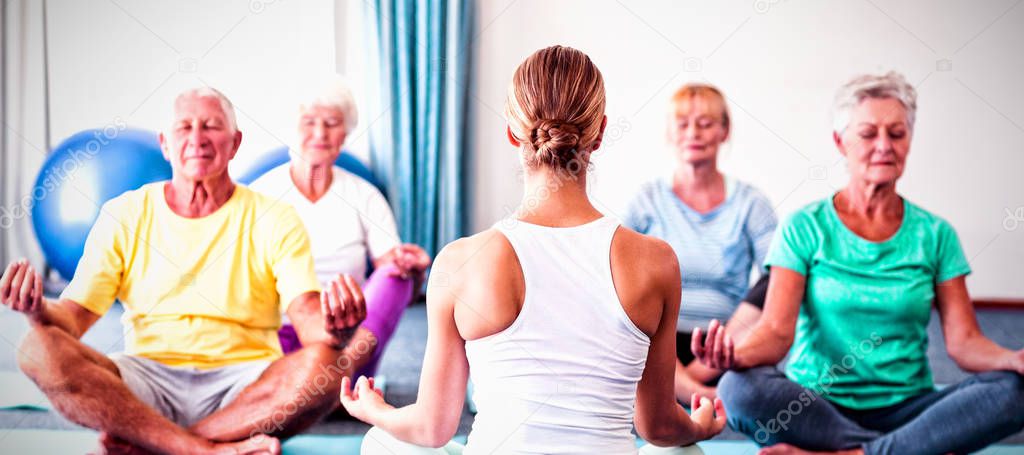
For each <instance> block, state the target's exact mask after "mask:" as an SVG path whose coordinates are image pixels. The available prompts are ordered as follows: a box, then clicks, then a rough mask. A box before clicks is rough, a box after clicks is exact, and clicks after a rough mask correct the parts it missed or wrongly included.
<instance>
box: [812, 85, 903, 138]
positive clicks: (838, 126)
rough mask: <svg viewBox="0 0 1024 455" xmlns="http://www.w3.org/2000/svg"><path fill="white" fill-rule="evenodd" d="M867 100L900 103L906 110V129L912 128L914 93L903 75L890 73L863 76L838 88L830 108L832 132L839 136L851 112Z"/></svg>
mask: <svg viewBox="0 0 1024 455" xmlns="http://www.w3.org/2000/svg"><path fill="white" fill-rule="evenodd" d="M867 98H876V99H881V98H892V99H895V100H897V101H899V102H900V104H902V105H903V108H904V109H905V110H906V111H907V127H908V128H910V129H911V130H913V129H914V120H915V117H916V116H917V90H914V86H912V85H910V83H909V82H907V79H906V78H905V77H903V75H902V74H900V73H897V72H895V71H890V72H888V73H885V74H883V75H874V74H863V75H860V76H857V77H854V78H853V79H850V81H849V82H847V83H846V84H844V85H843V86H842V87H840V88H839V91H838V92H836V98H835V102H834V103H833V105H832V130H833V131H835V132H836V133H842V132H843V130H845V129H846V127H847V126H849V125H850V112H851V111H853V108H855V107H857V105H859V104H860V103H861V102H862V101H864V100H865V99H867Z"/></svg>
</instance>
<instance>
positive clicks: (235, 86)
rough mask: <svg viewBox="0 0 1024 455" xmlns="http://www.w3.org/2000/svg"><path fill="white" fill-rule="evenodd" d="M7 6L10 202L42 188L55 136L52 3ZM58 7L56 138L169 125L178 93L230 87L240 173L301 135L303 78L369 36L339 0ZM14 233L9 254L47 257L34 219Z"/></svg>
mask: <svg viewBox="0 0 1024 455" xmlns="http://www.w3.org/2000/svg"><path fill="white" fill-rule="evenodd" d="M7 3H8V17H7V21H6V22H7V23H6V24H4V28H5V36H6V37H7V39H8V42H7V43H6V44H5V49H4V51H5V52H6V53H7V54H8V60H9V67H8V71H7V73H8V87H7V88H8V95H9V96H8V99H7V100H5V104H6V105H7V112H8V115H9V118H8V119H7V120H8V124H9V127H8V132H9V133H10V134H8V136H9V137H8V139H7V141H6V142H7V144H4V146H5V150H4V153H5V156H6V159H7V161H6V163H5V164H6V169H4V170H3V171H4V179H3V180H4V182H3V184H4V185H6V188H7V190H8V191H7V193H6V195H5V199H6V200H4V201H3V203H4V207H5V208H10V207H13V206H14V205H17V204H18V200H20V198H21V197H22V196H24V195H28V194H31V191H32V185H33V184H34V180H35V176H36V174H37V172H38V170H39V167H40V165H41V164H42V162H43V160H44V158H45V152H44V150H45V149H46V146H45V144H46V134H45V132H44V125H45V115H44V110H43V106H44V102H43V100H44V98H43V94H44V88H43V77H42V76H43V74H44V72H43V62H42V59H43V30H42V27H43V14H42V2H35V1H24V0H18V1H8V2H7ZM350 3H351V2H350ZM47 5H48V9H47V25H48V32H47V37H48V40H49V42H48V46H47V47H48V50H49V65H50V68H49V72H48V74H49V78H50V80H49V84H50V115H51V117H50V142H51V144H52V145H53V146H56V145H57V144H58V143H60V141H62V140H63V139H65V138H67V137H69V136H70V135H72V134H74V133H76V132H78V131H81V130H83V129H88V128H102V127H104V126H107V125H115V124H120V123H122V122H124V123H126V124H127V125H128V126H130V127H136V128H143V129H148V130H153V131H158V130H160V129H162V128H164V127H166V126H167V125H168V123H169V122H170V120H171V104H172V100H173V97H174V96H175V95H176V94H177V93H179V92H180V91H181V90H182V89H184V88H188V87H194V86H199V85H205V84H208V85H210V86H213V87H215V88H218V89H220V90H221V91H223V92H224V93H225V94H226V95H227V96H228V97H229V98H230V99H231V100H232V101H233V102H234V104H235V107H236V110H237V116H238V123H239V127H240V129H241V130H242V132H243V141H242V147H241V150H240V151H239V154H238V155H237V157H236V158H235V160H234V161H233V162H232V165H231V166H232V170H233V172H238V171H240V170H242V169H245V168H246V167H247V166H248V164H249V163H250V162H251V160H253V159H254V158H255V157H256V156H258V155H259V154H261V153H263V152H265V151H267V150H269V149H271V148H274V147H277V146H279V145H281V144H282V143H285V142H288V141H291V140H292V138H293V135H294V132H295V125H296V106H297V103H298V101H299V98H300V96H301V94H303V93H304V92H303V88H304V79H309V77H307V75H308V76H312V77H314V78H315V77H316V76H322V75H323V74H325V73H333V72H335V71H338V70H343V69H344V67H345V66H346V62H348V61H349V60H352V59H353V58H352V57H351V56H350V55H348V54H346V53H344V52H340V49H339V45H338V43H339V42H341V43H349V42H353V43H354V42H356V41H355V40H354V39H352V38H353V37H355V38H358V36H359V33H360V32H361V30H358V29H357V28H355V27H350V26H346V25H345V24H346V23H347V22H351V21H355V20H357V18H358V15H356V16H354V17H353V16H351V15H348V16H346V15H344V14H342V13H344V12H345V11H347V10H349V9H353V8H351V7H350V8H341V7H337V8H336V4H335V2H334V1H333V0H304V1H284V0H232V1H227V2H208V1H199V0H190V1H175V2H163V1H154V0H117V1H108V0H85V1H83V0H49V1H48V3H47ZM339 6H343V4H339ZM353 10H354V11H357V12H358V8H355V9H353ZM343 46H344V45H343ZM360 50H361V49H360ZM352 55H358V54H352ZM349 66H353V65H351V64H350V65H349ZM356 69H358V66H356ZM359 136H363V135H362V134H361V129H360V130H357V132H356V134H355V135H354V137H356V139H355V140H353V145H352V146H353V147H356V148H358V150H356V151H355V152H356V154H357V155H358V156H362V157H365V156H366V141H365V139H361V140H360V139H359ZM3 234H4V235H5V236H6V239H7V240H8V242H7V244H8V246H9V247H10V251H6V252H2V253H4V254H6V255H7V256H8V257H28V258H30V259H31V260H32V261H33V263H36V264H37V265H38V264H41V263H42V257H41V254H40V253H39V248H38V246H37V244H36V242H35V236H34V234H33V233H32V230H31V224H30V221H29V220H28V219H27V218H26V217H21V218H19V219H17V220H16V221H15V225H14V226H13V228H12V229H9V230H8V229H5V230H4V232H3Z"/></svg>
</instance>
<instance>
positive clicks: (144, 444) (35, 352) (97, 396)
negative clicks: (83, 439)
mask: <svg viewBox="0 0 1024 455" xmlns="http://www.w3.org/2000/svg"><path fill="white" fill-rule="evenodd" d="M18 365H19V367H21V369H22V371H24V372H25V374H26V375H28V377H29V378H31V379H32V381H33V382H35V383H36V385H37V386H39V388H40V389H41V390H42V391H43V393H45V394H46V396H47V397H48V398H49V399H50V402H52V403H53V406H54V408H55V409H56V410H57V411H58V412H60V413H61V414H62V415H64V416H65V417H67V418H68V419H69V420H71V421H72V422H75V423H77V424H79V425H82V426H85V427H89V428H92V429H94V430H97V431H102V432H106V433H109V434H110V435H113V436H116V437H117V438H120V439H123V440H125V441H127V442H128V443H131V444H133V445H136V446H138V447H141V448H144V449H146V450H148V451H151V452H156V453H254V452H255V453H258V452H270V453H277V452H279V451H280V443H279V442H278V441H277V440H275V439H273V438H262V439H258V440H257V439H252V440H246V441H242V442H240V443H234V444H217V443H213V442H211V441H209V440H206V439H203V438H201V437H198V436H196V435H194V434H192V433H189V432H188V431H186V430H185V429H184V428H181V427H179V426H177V425H175V424H174V423H173V422H171V421H170V420H167V419H166V418H164V417H163V416H161V415H160V414H159V413H157V412H156V410H154V409H152V408H150V407H149V406H147V405H146V404H145V403H143V402H141V401H139V399H138V398H136V397H135V395H134V394H132V392H131V391H130V390H128V386H127V385H125V383H124V381H122V380H121V377H120V374H119V373H118V369H117V366H116V365H115V364H114V362H112V361H111V360H110V359H108V358H106V357H105V356H103V354H100V353H99V352H96V351H95V350H93V349H91V348H89V347H88V346H86V345H85V344H83V343H82V342H80V341H79V340H77V339H75V338H73V337H72V336H71V335H68V334H67V332H64V331H63V330H61V329H59V328H56V327H53V326H33V327H32V329H31V330H29V333H28V335H26V337H25V340H24V341H23V342H22V344H21V347H20V349H19V352H18Z"/></svg>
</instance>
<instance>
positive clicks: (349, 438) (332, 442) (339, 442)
mask: <svg viewBox="0 0 1024 455" xmlns="http://www.w3.org/2000/svg"><path fill="white" fill-rule="evenodd" d="M457 439H460V440H462V441H465V437H464V436H463V437H461V438H457ZM362 443H363V437H362V436H361V435H301V436H296V437H294V438H291V439H289V440H288V441H286V442H285V443H284V447H283V449H284V450H283V451H284V453H285V454H286V455H290V454H295V455H298V454H309V455H340V454H357V453H359V447H360V446H361V445H362ZM699 445H700V447H701V448H702V449H704V453H705V454H707V455H753V454H756V453H757V446H756V445H754V444H753V443H751V442H747V441H705V442H702V443H700V444H699ZM94 448H96V433H94V432H91V431H60V430H5V429H0V453H46V454H50V453H54V454H80V453H84V452H87V451H89V450H91V449H94ZM978 453H979V454H981V455H1021V454H1024V445H997V446H992V447H989V448H987V449H985V450H983V451H981V452H978Z"/></svg>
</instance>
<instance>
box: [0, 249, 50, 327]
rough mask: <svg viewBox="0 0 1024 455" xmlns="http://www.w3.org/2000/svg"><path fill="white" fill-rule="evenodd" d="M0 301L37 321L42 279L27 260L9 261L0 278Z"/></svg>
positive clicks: (41, 311) (41, 302) (41, 301)
mask: <svg viewBox="0 0 1024 455" xmlns="http://www.w3.org/2000/svg"><path fill="white" fill-rule="evenodd" d="M0 303H2V304H3V306H5V307H8V308H10V309H12V310H14V311H17V312H19V313H24V314H25V315H26V316H28V317H29V319H32V320H36V321H38V320H39V318H40V317H41V316H42V313H43V279H42V277H41V276H39V273H38V272H36V271H35V269H34V268H32V265H30V264H29V263H28V261H26V260H24V259H22V260H20V261H14V262H11V263H10V265H8V266H7V270H5V271H4V275H3V278H0Z"/></svg>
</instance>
